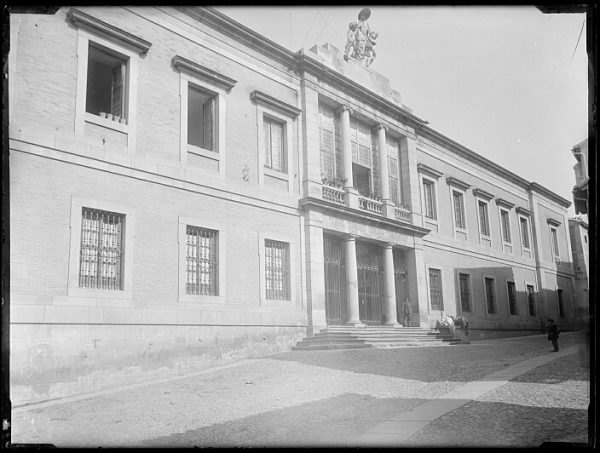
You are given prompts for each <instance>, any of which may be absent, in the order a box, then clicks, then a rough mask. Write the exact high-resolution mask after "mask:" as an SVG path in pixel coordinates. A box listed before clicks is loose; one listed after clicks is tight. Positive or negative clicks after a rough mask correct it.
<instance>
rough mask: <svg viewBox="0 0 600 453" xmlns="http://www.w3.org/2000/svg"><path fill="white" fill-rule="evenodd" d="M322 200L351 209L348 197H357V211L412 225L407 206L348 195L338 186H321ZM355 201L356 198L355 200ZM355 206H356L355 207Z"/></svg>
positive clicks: (324, 183)
mask: <svg viewBox="0 0 600 453" xmlns="http://www.w3.org/2000/svg"><path fill="white" fill-rule="evenodd" d="M321 187H322V189H321V190H322V195H321V197H322V199H323V200H325V201H328V202H330V203H335V204H337V205H339V206H348V207H352V203H350V204H349V203H348V200H349V199H350V197H352V196H354V197H357V198H358V200H357V204H358V209H360V210H362V211H366V212H369V213H372V214H376V215H380V216H382V217H385V218H389V219H394V220H398V221H400V222H404V223H408V224H412V213H411V211H410V208H409V207H408V206H403V205H394V204H393V203H392V202H387V203H385V202H383V201H381V200H377V199H375V198H371V197H367V196H364V195H360V194H358V196H357V195H355V194H356V192H355V193H354V194H352V193H348V194H346V191H345V190H344V189H343V188H342V187H340V185H338V184H328V183H327V182H323V184H322V186H321ZM355 199H356V198H355ZM355 206H356V205H355Z"/></svg>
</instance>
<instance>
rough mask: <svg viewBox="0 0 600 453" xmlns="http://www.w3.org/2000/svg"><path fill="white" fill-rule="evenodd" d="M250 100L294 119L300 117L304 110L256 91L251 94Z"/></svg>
mask: <svg viewBox="0 0 600 453" xmlns="http://www.w3.org/2000/svg"><path fill="white" fill-rule="evenodd" d="M250 99H251V100H252V101H253V102H255V103H257V104H263V105H266V106H267V107H270V108H272V109H273V110H277V111H278V112H280V113H283V114H284V115H287V116H290V117H292V118H296V117H297V116H298V115H300V113H302V110H300V109H299V108H296V107H294V106H293V105H290V104H287V103H285V102H283V101H280V100H279V99H275V98H274V97H272V96H269V95H268V94H265V93H263V92H262V91H258V90H254V91H253V92H252V93H250Z"/></svg>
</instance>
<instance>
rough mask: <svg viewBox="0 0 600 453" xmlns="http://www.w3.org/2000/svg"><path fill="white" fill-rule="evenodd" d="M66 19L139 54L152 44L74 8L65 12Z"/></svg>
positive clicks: (78, 26)
mask: <svg viewBox="0 0 600 453" xmlns="http://www.w3.org/2000/svg"><path fill="white" fill-rule="evenodd" d="M67 19H68V20H69V21H70V22H71V23H72V24H73V25H74V26H75V27H77V28H83V29H85V30H88V31H91V32H93V33H96V34H98V35H100V36H102V37H104V38H106V39H108V40H110V41H113V42H116V43H118V44H121V45H125V46H127V47H130V48H132V49H134V50H135V51H136V52H137V53H138V54H139V55H146V53H147V52H148V50H150V47H151V46H152V43H151V42H148V41H146V40H145V39H142V38H140V37H138V36H135V35H133V34H131V33H129V32H126V31H125V30H121V29H120V28H117V27H115V26H114V25H111V24H108V23H106V22H104V21H101V20H100V19H96V18H95V17H92V16H90V15H89V14H86V13H84V12H83V11H80V10H78V9H76V8H71V9H70V10H69V11H68V12H67Z"/></svg>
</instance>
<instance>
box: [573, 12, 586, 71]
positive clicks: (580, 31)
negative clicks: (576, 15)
mask: <svg viewBox="0 0 600 453" xmlns="http://www.w3.org/2000/svg"><path fill="white" fill-rule="evenodd" d="M584 25H585V18H584V19H583V23H582V24H581V30H579V37H578V38H577V44H575V49H573V55H571V60H570V61H569V63H571V62H572V61H573V57H574V56H575V52H576V51H577V46H579V40H580V39H581V34H582V33H583V27H584Z"/></svg>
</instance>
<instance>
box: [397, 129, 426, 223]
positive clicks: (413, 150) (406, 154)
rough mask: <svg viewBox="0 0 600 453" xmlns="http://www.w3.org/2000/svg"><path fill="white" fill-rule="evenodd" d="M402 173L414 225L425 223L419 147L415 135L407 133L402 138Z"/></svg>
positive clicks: (403, 189)
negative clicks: (418, 164)
mask: <svg viewBox="0 0 600 453" xmlns="http://www.w3.org/2000/svg"><path fill="white" fill-rule="evenodd" d="M400 166H401V168H400V175H401V180H402V181H401V184H402V193H403V194H404V196H405V197H406V199H405V200H403V201H404V203H406V204H408V205H409V207H410V210H411V212H412V217H413V225H423V222H422V213H421V192H420V189H419V187H420V186H419V173H418V170H417V147H416V141H415V139H414V138H413V137H409V136H407V135H405V136H404V137H402V139H401V140H400Z"/></svg>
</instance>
